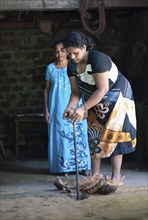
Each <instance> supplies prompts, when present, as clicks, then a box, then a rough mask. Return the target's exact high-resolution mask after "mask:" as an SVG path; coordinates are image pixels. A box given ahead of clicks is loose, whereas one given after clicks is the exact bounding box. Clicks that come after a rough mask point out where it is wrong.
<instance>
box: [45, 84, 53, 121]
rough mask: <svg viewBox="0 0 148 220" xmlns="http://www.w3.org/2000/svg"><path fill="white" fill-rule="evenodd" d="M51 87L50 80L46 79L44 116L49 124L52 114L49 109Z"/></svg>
mask: <svg viewBox="0 0 148 220" xmlns="http://www.w3.org/2000/svg"><path fill="white" fill-rule="evenodd" d="M50 87H51V83H50V81H46V85H45V89H44V117H45V120H46V123H47V124H49V123H50V114H49V110H48V97H49V92H50Z"/></svg>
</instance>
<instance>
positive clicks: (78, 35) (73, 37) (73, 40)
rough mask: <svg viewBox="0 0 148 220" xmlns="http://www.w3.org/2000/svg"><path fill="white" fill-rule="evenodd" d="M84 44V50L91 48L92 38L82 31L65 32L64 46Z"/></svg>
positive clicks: (92, 44) (81, 45)
mask: <svg viewBox="0 0 148 220" xmlns="http://www.w3.org/2000/svg"><path fill="white" fill-rule="evenodd" d="M84 45H85V46H86V50H88V49H92V48H93V47H94V42H93V40H92V39H91V38H90V37H88V36H85V35H84V34H83V33H82V32H79V31H72V32H69V33H68V34H67V36H66V37H65V39H64V47H65V48H66V47H79V48H80V47H83V46H84Z"/></svg>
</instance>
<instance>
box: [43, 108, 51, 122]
mask: <svg viewBox="0 0 148 220" xmlns="http://www.w3.org/2000/svg"><path fill="white" fill-rule="evenodd" d="M44 118H45V121H46V123H47V124H48V125H49V124H50V114H49V112H48V111H47V112H45V113H44Z"/></svg>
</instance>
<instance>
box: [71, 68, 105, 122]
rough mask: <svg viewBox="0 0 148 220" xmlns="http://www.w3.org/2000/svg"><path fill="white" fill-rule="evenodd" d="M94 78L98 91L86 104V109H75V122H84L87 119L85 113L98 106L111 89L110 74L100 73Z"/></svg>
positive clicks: (94, 75) (73, 118) (73, 119)
mask: <svg viewBox="0 0 148 220" xmlns="http://www.w3.org/2000/svg"><path fill="white" fill-rule="evenodd" d="M93 77H94V80H95V84H96V88H97V89H96V91H95V92H94V93H93V94H92V95H91V96H90V98H89V99H88V100H87V101H86V102H85V104H84V108H83V107H78V108H76V109H75V111H74V114H73V117H72V121H73V122H75V121H77V120H79V121H80V120H82V119H83V118H84V117H85V111H86V110H88V109H90V108H92V107H93V106H95V105H96V104H98V103H99V102H100V101H101V99H102V98H103V97H104V95H105V94H106V93H107V91H108V89H109V83H108V72H104V73H99V74H97V73H95V74H93Z"/></svg>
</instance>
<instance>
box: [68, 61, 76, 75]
mask: <svg viewBox="0 0 148 220" xmlns="http://www.w3.org/2000/svg"><path fill="white" fill-rule="evenodd" d="M75 73H76V64H75V63H74V62H73V61H72V60H69V62H68V65H67V75H68V77H71V76H74V75H75Z"/></svg>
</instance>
